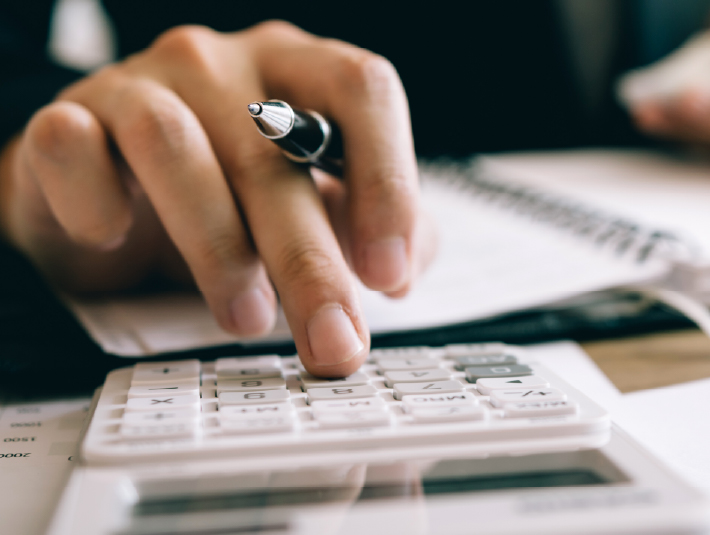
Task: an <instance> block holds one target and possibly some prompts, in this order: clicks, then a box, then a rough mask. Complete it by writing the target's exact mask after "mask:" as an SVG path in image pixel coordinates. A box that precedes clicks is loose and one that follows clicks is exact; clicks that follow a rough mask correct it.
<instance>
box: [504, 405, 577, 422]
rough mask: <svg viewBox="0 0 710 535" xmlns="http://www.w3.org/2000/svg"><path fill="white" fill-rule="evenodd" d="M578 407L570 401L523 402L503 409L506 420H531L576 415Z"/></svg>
mask: <svg viewBox="0 0 710 535" xmlns="http://www.w3.org/2000/svg"><path fill="white" fill-rule="evenodd" d="M578 410H579V406H578V405H577V404H576V403H573V402H571V401H524V402H521V403H508V404H506V405H505V406H504V407H503V413H504V415H505V417H506V418H531V417H534V416H559V415H564V414H576V413H577V411H578Z"/></svg>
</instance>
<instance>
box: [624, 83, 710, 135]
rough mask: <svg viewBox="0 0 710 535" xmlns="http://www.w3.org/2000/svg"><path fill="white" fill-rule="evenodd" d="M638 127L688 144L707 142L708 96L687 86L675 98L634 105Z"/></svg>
mask: <svg viewBox="0 0 710 535" xmlns="http://www.w3.org/2000/svg"><path fill="white" fill-rule="evenodd" d="M632 115H633V117H634V120H635V121H636V124H637V126H638V127H639V128H640V129H641V130H643V131H645V132H647V133H649V134H652V135H657V136H661V137H666V138H672V139H676V140H679V141H687V142H691V143H702V144H707V143H710V96H709V95H707V94H706V92H705V91H701V90H698V89H693V88H691V89H688V90H686V91H684V92H683V93H681V94H680V95H678V96H677V97H675V98H672V99H668V100H664V101H660V100H658V101H647V102H644V103H642V104H639V105H637V106H635V107H634V108H633V109H632Z"/></svg>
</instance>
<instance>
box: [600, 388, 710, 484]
mask: <svg viewBox="0 0 710 535" xmlns="http://www.w3.org/2000/svg"><path fill="white" fill-rule="evenodd" d="M708 407H710V379H704V380H702V381H693V382H690V383H685V384H680V385H674V386H669V387H666V388H656V389H653V390H644V391H640V392H634V393H630V394H625V395H624V396H623V398H622V399H621V400H620V402H619V403H618V405H616V406H615V408H614V410H613V412H612V416H613V417H614V419H615V420H616V422H617V423H619V424H620V425H621V427H622V428H624V429H625V430H626V431H627V432H628V433H629V434H630V435H631V436H633V437H634V438H635V439H636V440H638V441H639V442H640V443H641V444H643V445H645V446H646V447H647V448H648V449H649V450H650V451H651V452H653V453H654V454H655V455H656V456H658V457H659V458H660V459H662V460H663V461H664V462H665V463H666V464H668V466H670V467H671V468H672V469H674V470H675V471H676V472H677V473H678V474H680V475H681V476H682V477H683V478H685V480H686V481H688V482H689V483H691V484H692V485H695V486H696V487H697V488H699V489H700V490H702V491H704V492H705V493H706V494H708V495H710V417H709V416H708Z"/></svg>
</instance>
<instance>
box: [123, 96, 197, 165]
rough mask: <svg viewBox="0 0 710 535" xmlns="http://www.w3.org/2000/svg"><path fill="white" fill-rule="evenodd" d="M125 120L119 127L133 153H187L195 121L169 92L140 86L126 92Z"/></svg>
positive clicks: (124, 104) (124, 100) (159, 154)
mask: <svg viewBox="0 0 710 535" xmlns="http://www.w3.org/2000/svg"><path fill="white" fill-rule="evenodd" d="M122 109H123V110H125V114H124V115H123V120H122V121H121V122H120V123H119V124H118V125H117V130H119V131H120V132H121V133H122V134H123V136H121V137H122V138H123V139H124V140H125V141H124V142H125V143H126V144H127V146H128V147H130V150H132V151H135V152H137V153H140V154H145V153H148V154H149V155H150V154H154V155H155V156H161V155H165V156H170V155H175V154H179V153H181V152H182V151H184V149H185V147H186V146H187V144H188V143H189V141H188V140H189V137H190V130H191V129H192V128H194V126H195V125H194V120H193V118H192V116H191V114H190V112H189V110H188V109H187V107H186V106H184V105H183V104H182V103H181V102H180V100H179V98H178V97H177V96H176V95H174V94H172V93H171V92H170V91H168V90H165V89H158V90H155V88H153V87H145V86H144V84H142V83H137V84H134V85H133V86H131V87H130V88H128V89H126V90H125V91H124V94H123V95H122Z"/></svg>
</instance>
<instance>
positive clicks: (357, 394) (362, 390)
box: [308, 385, 377, 403]
mask: <svg viewBox="0 0 710 535" xmlns="http://www.w3.org/2000/svg"><path fill="white" fill-rule="evenodd" d="M376 394H377V389H376V388H375V387H374V386H372V385H362V386H337V387H331V388H311V389H309V390H308V402H309V403H312V402H314V401H320V400H325V401H330V400H334V399H352V398H366V397H369V396H375V395H376Z"/></svg>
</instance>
